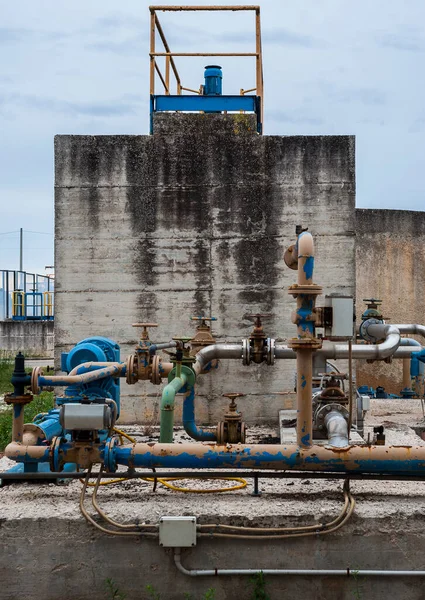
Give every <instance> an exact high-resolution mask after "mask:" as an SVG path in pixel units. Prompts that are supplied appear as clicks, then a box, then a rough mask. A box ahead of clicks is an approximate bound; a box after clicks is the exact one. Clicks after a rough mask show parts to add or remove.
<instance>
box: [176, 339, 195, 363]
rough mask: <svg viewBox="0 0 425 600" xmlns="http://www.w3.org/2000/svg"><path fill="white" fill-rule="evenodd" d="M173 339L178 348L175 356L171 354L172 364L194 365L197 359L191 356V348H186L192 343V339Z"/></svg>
mask: <svg viewBox="0 0 425 600" xmlns="http://www.w3.org/2000/svg"><path fill="white" fill-rule="evenodd" d="M172 339H173V340H174V341H175V342H177V347H176V352H175V353H174V354H171V353H170V356H171V362H176V363H182V364H186V365H187V364H191V363H194V362H195V357H193V356H191V355H190V348H189V347H188V346H186V344H187V343H188V342H190V340H191V339H192V338H191V337H188V336H175V337H173V338H172Z"/></svg>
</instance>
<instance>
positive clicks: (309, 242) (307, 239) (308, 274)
mask: <svg viewBox="0 0 425 600" xmlns="http://www.w3.org/2000/svg"><path fill="white" fill-rule="evenodd" d="M297 249H298V285H311V284H312V283H313V269H314V242H313V236H312V235H311V233H309V232H308V231H303V232H302V233H300V235H299V236H298V241H297Z"/></svg>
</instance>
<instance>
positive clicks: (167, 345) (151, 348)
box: [149, 340, 177, 354]
mask: <svg viewBox="0 0 425 600" xmlns="http://www.w3.org/2000/svg"><path fill="white" fill-rule="evenodd" d="M176 346H177V342H174V341H173V340H170V341H169V342H163V343H162V344H151V345H150V346H149V353H150V354H154V353H155V352H156V351H157V350H164V349H165V348H175V347H176Z"/></svg>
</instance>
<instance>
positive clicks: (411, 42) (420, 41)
mask: <svg viewBox="0 0 425 600" xmlns="http://www.w3.org/2000/svg"><path fill="white" fill-rule="evenodd" d="M378 43H379V44H380V45H381V46H383V47H384V48H394V49H395V50H402V51H404V52H423V51H424V50H425V39H424V36H423V34H421V33H420V32H419V31H418V30H416V29H413V28H409V29H407V30H406V31H402V32H399V33H395V32H392V33H385V34H383V35H382V36H380V37H379V38H378Z"/></svg>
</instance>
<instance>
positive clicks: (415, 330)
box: [394, 323, 425, 338]
mask: <svg viewBox="0 0 425 600" xmlns="http://www.w3.org/2000/svg"><path fill="white" fill-rule="evenodd" d="M394 327H397V329H398V330H399V331H400V333H410V334H411V335H419V336H420V337H422V338H425V325H418V324H415V323H401V324H394Z"/></svg>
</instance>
